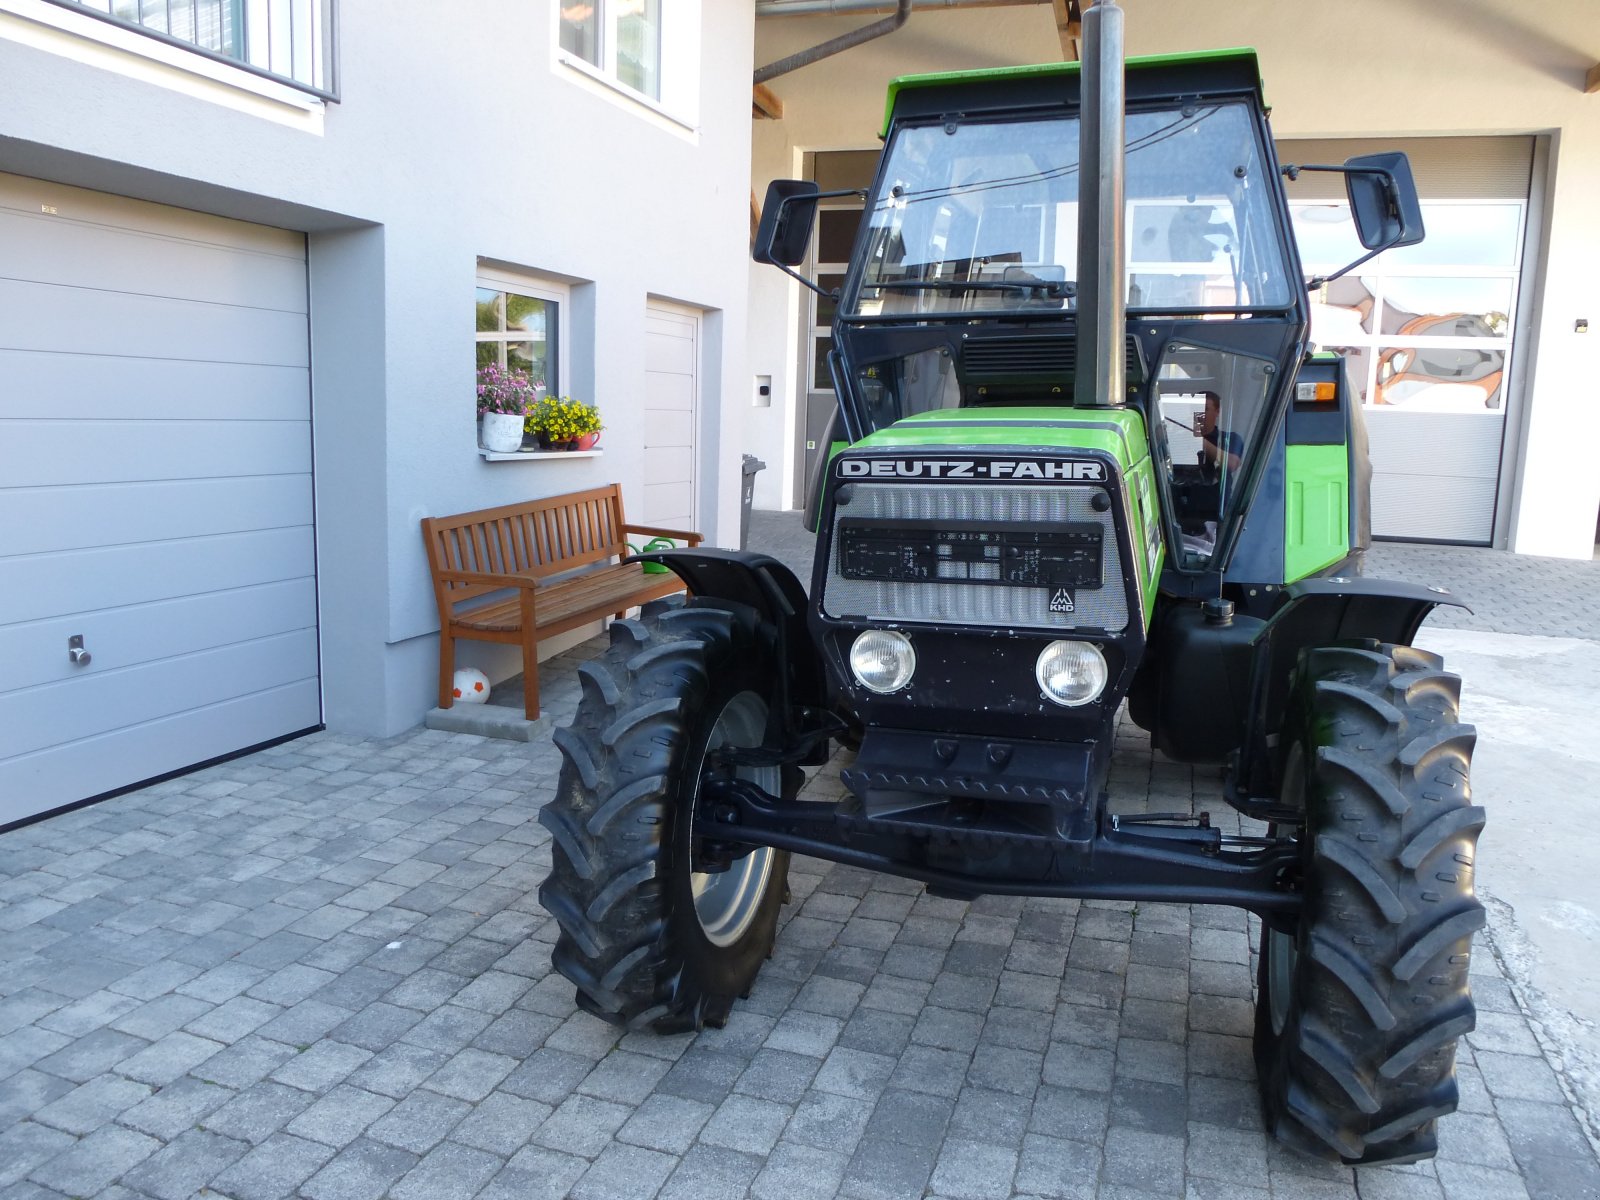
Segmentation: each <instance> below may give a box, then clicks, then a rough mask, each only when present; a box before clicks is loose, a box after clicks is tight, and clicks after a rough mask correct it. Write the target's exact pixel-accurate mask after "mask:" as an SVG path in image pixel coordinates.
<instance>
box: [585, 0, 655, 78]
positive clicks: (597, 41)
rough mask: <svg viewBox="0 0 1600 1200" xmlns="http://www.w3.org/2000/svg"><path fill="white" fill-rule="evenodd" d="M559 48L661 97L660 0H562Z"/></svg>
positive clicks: (613, 76)
mask: <svg viewBox="0 0 1600 1200" xmlns="http://www.w3.org/2000/svg"><path fill="white" fill-rule="evenodd" d="M561 48H562V49H563V50H565V51H566V52H567V53H568V54H571V55H575V56H576V57H578V58H581V59H582V60H583V61H584V62H586V63H588V64H589V65H590V66H592V67H597V68H599V69H600V70H601V71H604V72H605V73H606V74H607V75H610V76H611V77H612V78H614V79H615V80H617V82H618V83H621V84H623V85H624V86H625V87H630V88H632V89H633V90H634V91H636V92H639V93H641V94H642V95H645V96H649V97H650V99H652V100H660V99H661V0H562V4H561Z"/></svg>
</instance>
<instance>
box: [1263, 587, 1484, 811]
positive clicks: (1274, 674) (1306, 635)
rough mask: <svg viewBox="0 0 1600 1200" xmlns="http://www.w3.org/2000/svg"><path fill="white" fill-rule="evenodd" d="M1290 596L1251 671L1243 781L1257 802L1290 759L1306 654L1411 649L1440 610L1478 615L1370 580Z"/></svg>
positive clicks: (1436, 591) (1430, 593)
mask: <svg viewBox="0 0 1600 1200" xmlns="http://www.w3.org/2000/svg"><path fill="white" fill-rule="evenodd" d="M1284 595H1285V597H1286V599H1285V601H1284V603H1283V605H1282V606H1281V607H1280V608H1279V609H1278V611H1277V612H1275V613H1274V614H1273V615H1272V618H1271V619H1270V620H1269V621H1268V622H1267V624H1266V626H1265V627H1264V628H1263V629H1262V631H1261V634H1260V636H1259V637H1258V638H1257V639H1256V642H1255V648H1254V661H1253V664H1252V667H1251V689H1250V690H1251V704H1250V719H1249V722H1248V724H1247V728H1248V729H1249V730H1250V734H1249V735H1248V736H1247V738H1246V740H1245V744H1244V747H1243V748H1242V750H1241V753H1240V761H1239V764H1238V770H1237V772H1236V775H1235V778H1236V780H1237V784H1238V786H1239V787H1240V788H1242V789H1243V790H1244V791H1245V792H1247V793H1248V794H1249V795H1253V796H1267V795H1272V794H1274V792H1275V789H1276V784H1277V775H1278V768H1279V767H1280V766H1281V757H1282V756H1281V754H1280V752H1279V750H1280V748H1279V745H1278V736H1277V735H1278V733H1279V731H1280V730H1281V728H1282V725H1283V717H1284V710H1285V708H1286V707H1287V705H1288V701H1289V685H1290V679H1291V676H1292V674H1293V672H1294V668H1295V665H1296V664H1297V663H1298V662H1299V661H1300V652H1301V651H1302V650H1308V649H1311V648H1312V647H1315V646H1332V645H1335V644H1337V643H1340V642H1346V643H1348V642H1352V641H1361V640H1365V639H1369V638H1370V639H1372V640H1374V641H1378V642H1390V643H1393V644H1395V645H1399V646H1409V645H1410V644H1411V642H1412V639H1414V638H1415V637H1416V636H1417V630H1418V629H1420V628H1421V627H1422V622H1423V621H1424V620H1425V619H1426V618H1427V616H1428V614H1429V613H1430V612H1432V611H1433V609H1434V608H1435V607H1437V606H1439V605H1441V604H1445V605H1451V606H1453V607H1456V608H1463V609H1466V610H1467V611H1468V612H1471V611H1472V610H1471V609H1470V608H1468V607H1467V605H1466V604H1465V602H1463V601H1462V600H1460V599H1459V598H1457V597H1456V596H1454V595H1453V594H1451V592H1450V591H1449V590H1448V589H1446V588H1442V587H1432V586H1427V585H1424V584H1418V583H1401V582H1399V581H1397V580H1392V579H1368V578H1365V577H1363V576H1340V575H1334V576H1328V577H1324V578H1319V579H1302V580H1301V581H1299V582H1298V583H1292V584H1290V585H1289V586H1288V587H1286V588H1285V589H1284Z"/></svg>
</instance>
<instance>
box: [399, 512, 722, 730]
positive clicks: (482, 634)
mask: <svg viewBox="0 0 1600 1200" xmlns="http://www.w3.org/2000/svg"><path fill="white" fill-rule="evenodd" d="M630 534H633V535H638V537H639V538H640V539H641V540H647V539H650V538H657V537H666V538H675V539H677V540H678V541H679V542H682V543H687V544H688V545H690V546H698V545H699V544H700V542H701V537H700V535H699V534H698V533H690V532H687V531H684V530H678V529H657V528H654V527H653V526H649V525H630V524H628V522H627V521H626V520H625V519H624V517H623V514H622V487H621V485H620V484H615V483H613V484H611V485H609V486H607V487H602V488H593V489H591V490H589V491H585V492H570V493H568V494H566V495H563V496H547V497H545V498H544V499H542V500H529V501H527V502H526V503H523V504H506V505H502V506H501V507H499V508H485V509H480V510H478V511H477V512H468V513H457V514H456V515H455V516H453V517H424V518H423V520H422V538H423V541H424V542H426V543H427V546H428V569H429V570H430V571H431V572H432V574H433V594H434V597H435V599H437V601H438V603H439V707H440V708H449V707H450V706H451V703H452V701H453V700H454V699H455V697H454V695H453V694H452V693H453V688H454V683H455V673H456V639H457V638H467V639H469V640H471V641H479V642H499V643H502V644H505V645H512V646H520V647H522V672H523V682H524V694H525V702H524V712H525V713H526V715H527V718H528V720H530V721H532V720H534V719H535V718H537V717H538V715H539V660H538V656H537V654H536V653H535V649H536V647H537V646H538V644H539V642H540V641H542V640H544V639H546V638H549V637H553V636H554V635H556V634H558V633H565V632H566V631H567V630H569V629H576V628H578V627H579V626H581V625H587V624H588V623H589V622H591V621H596V620H600V619H601V618H603V617H605V616H608V615H613V616H617V617H621V616H623V615H624V614H625V613H626V612H627V610H628V609H629V608H632V607H633V606H634V605H636V604H643V603H645V602H646V601H648V600H655V599H657V598H659V597H661V596H669V595H671V594H672V593H674V592H681V591H683V581H682V580H681V579H679V578H678V577H677V576H676V575H674V574H672V573H671V572H667V573H664V574H658V573H652V572H647V571H646V570H645V569H644V564H643V563H622V562H618V561H617V560H618V559H619V558H621V557H622V556H624V555H626V554H628V553H630V551H629V549H628V545H627V537H628V535H630Z"/></svg>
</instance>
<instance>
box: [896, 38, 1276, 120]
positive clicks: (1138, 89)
mask: <svg viewBox="0 0 1600 1200" xmlns="http://www.w3.org/2000/svg"><path fill="white" fill-rule="evenodd" d="M1125 68H1126V76H1125V79H1126V82H1125V89H1126V95H1127V99H1128V100H1129V101H1136V100H1153V99H1162V98H1166V97H1177V96H1205V95H1213V94H1217V93H1222V92H1228V93H1235V94H1237V93H1239V92H1244V91H1250V92H1254V93H1255V96H1256V99H1257V101H1258V102H1259V103H1261V104H1262V105H1263V106H1264V105H1265V100H1264V99H1263V98H1262V91H1261V66H1260V63H1259V61H1258V60H1257V58H1256V52H1255V51H1254V50H1253V49H1249V48H1247V47H1239V48H1235V49H1229V50H1201V51H1196V52H1194V53H1190V54H1152V55H1146V56H1143V57H1136V58H1130V59H1127V60H1126V63H1125ZM1081 71H1082V64H1081V63H1076V62H1055V63H1038V64H1035V65H1031V66H1019V67H992V68H989V69H986V70H977V71H939V72H934V73H930V74H927V75H902V76H900V77H899V78H897V79H892V80H890V81H889V97H888V102H887V103H886V104H885V106H884V110H883V128H882V130H880V132H879V136H880V137H885V136H887V135H888V132H889V122H890V121H891V119H893V118H894V117H896V116H899V117H901V118H902V119H904V118H906V117H918V116H934V115H938V114H942V113H945V112H963V113H971V112H973V111H982V110H983V109H989V108H993V109H1001V108H1041V107H1049V108H1067V109H1070V110H1075V109H1077V108H1078V106H1079V99H1078V89H1079V83H1080V74H1081ZM1053 81H1058V82H1059V84H1060V85H1061V86H1059V87H1051V86H1049V85H1050V84H1051V82H1053Z"/></svg>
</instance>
